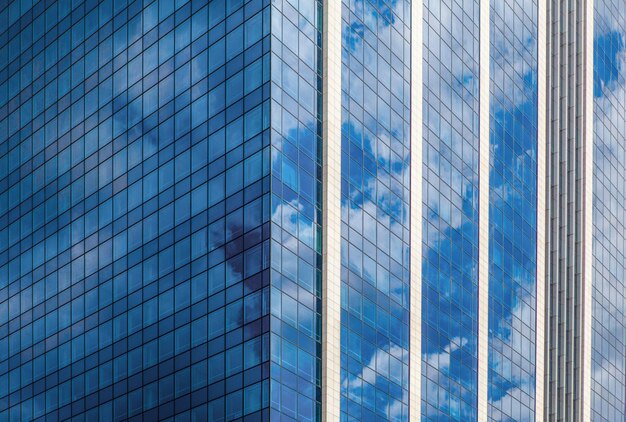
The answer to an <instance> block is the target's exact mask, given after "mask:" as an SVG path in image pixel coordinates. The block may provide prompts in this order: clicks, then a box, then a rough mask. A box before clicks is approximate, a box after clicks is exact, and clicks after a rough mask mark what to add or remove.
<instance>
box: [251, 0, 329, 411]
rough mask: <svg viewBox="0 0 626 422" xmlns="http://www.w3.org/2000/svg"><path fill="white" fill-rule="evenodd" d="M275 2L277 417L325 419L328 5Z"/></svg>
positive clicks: (310, 0) (307, 0)
mask: <svg viewBox="0 0 626 422" xmlns="http://www.w3.org/2000/svg"><path fill="white" fill-rule="evenodd" d="M251 3H255V1H254V0H253V1H251ZM271 4H272V7H271V10H272V11H271V18H272V25H271V54H272V56H271V75H272V77H271V81H272V83H271V96H272V100H271V140H272V142H271V143H272V149H271V174H272V177H271V179H272V180H271V190H272V195H271V296H270V304H271V320H270V330H271V334H270V338H271V345H270V350H271V365H270V377H271V385H270V391H271V393H270V396H271V400H270V401H271V408H272V409H271V414H270V416H271V420H287V421H289V420H297V421H314V420H320V418H321V404H320V397H321V392H320V388H321V361H320V350H321V344H320V340H321V320H320V318H321V304H320V299H321V293H322V292H321V272H320V271H321V264H322V257H321V252H322V250H321V240H322V238H321V228H320V223H321V220H322V210H321V199H320V197H321V172H322V169H321V149H322V148H321V138H320V137H321V104H322V101H321V85H322V79H321V78H322V75H321V70H320V69H321V50H320V48H321V43H322V37H321V33H320V30H321V21H322V7H321V6H322V4H321V2H320V1H317V0H283V1H272V2H271Z"/></svg>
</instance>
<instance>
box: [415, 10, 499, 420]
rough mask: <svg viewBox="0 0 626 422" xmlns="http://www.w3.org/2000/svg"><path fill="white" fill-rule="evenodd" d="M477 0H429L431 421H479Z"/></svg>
mask: <svg viewBox="0 0 626 422" xmlns="http://www.w3.org/2000/svg"><path fill="white" fill-rule="evenodd" d="M479 6H480V2H479V1H463V2H461V1H457V0H446V1H442V2H440V1H430V0H429V1H425V2H424V17H423V19H424V22H423V34H424V39H423V42H424V50H423V54H424V58H423V122H422V123H423V149H422V151H423V164H424V166H423V179H424V180H423V184H422V186H423V187H422V196H423V231H422V236H423V238H422V239H423V246H422V248H423V256H422V277H423V282H422V295H423V300H422V332H421V335H422V366H421V369H422V389H421V391H422V400H421V401H422V403H421V413H422V417H423V418H425V419H426V420H463V421H475V420H477V394H478V379H477V370H478V194H479V193H478V183H479V177H478V173H479V167H478V164H479V163H478V152H479V151H478V149H479V113H480V107H479V57H480V53H479V35H480V34H479V32H480V15H479V12H480V9H479ZM485 83H486V82H485ZM483 194H487V193H486V192H485V193H483Z"/></svg>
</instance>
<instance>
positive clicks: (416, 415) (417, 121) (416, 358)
mask: <svg viewBox="0 0 626 422" xmlns="http://www.w3.org/2000/svg"><path fill="white" fill-rule="evenodd" d="M423 12H424V3H423V0H413V1H412V2H411V263H410V265H411V319H410V324H411V327H410V329H411V337H410V341H411V345H410V356H409V417H410V420H412V421H416V420H419V419H420V413H421V400H422V395H421V386H422V152H423V149H422V148H423V146H422V125H423V121H422V105H423V97H422V76H423V72H422V63H423V49H424V47H423V42H422V25H423V17H422V14H423Z"/></svg>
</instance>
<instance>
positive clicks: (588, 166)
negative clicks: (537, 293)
mask: <svg viewBox="0 0 626 422" xmlns="http://www.w3.org/2000/svg"><path fill="white" fill-rule="evenodd" d="M593 15H594V7H593V0H586V1H585V16H584V18H583V19H585V25H584V34H583V36H584V37H585V41H584V42H583V45H584V47H585V58H584V60H585V61H584V75H585V76H584V78H585V82H584V87H583V93H584V100H583V101H584V114H583V116H584V122H585V123H584V131H585V133H584V142H585V144H584V145H585V146H584V152H583V161H584V163H583V166H584V167H583V168H584V171H585V175H584V179H583V183H584V187H583V189H584V192H583V201H584V205H583V219H584V231H583V251H582V252H583V286H582V290H583V291H582V294H583V296H582V303H583V312H582V313H583V333H582V335H583V338H582V341H581V343H582V353H581V355H582V359H583V362H582V378H583V379H582V420H583V421H590V420H591V311H592V309H591V295H592V289H591V287H592V282H593V280H592V264H593V256H592V249H591V247H592V242H593V18H594V16H593Z"/></svg>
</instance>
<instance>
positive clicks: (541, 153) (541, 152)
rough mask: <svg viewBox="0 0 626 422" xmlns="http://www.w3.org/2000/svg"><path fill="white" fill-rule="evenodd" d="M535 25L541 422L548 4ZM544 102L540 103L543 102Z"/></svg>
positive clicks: (538, 406) (540, 408)
mask: <svg viewBox="0 0 626 422" xmlns="http://www.w3.org/2000/svg"><path fill="white" fill-rule="evenodd" d="M537 3H538V22H537V32H538V33H537V251H536V252H537V275H536V279H535V280H536V293H535V295H536V298H537V303H536V305H535V306H536V307H535V309H536V312H537V317H536V322H535V420H536V421H543V420H544V383H545V382H546V377H545V348H546V345H545V338H546V336H545V333H546V331H545V330H546V279H547V273H546V250H549V249H546V239H547V237H546V230H548V228H547V225H546V224H547V220H546V213H547V208H546V204H547V199H546V177H547V175H546V160H547V154H548V148H547V126H546V125H547V121H548V119H547V114H546V113H547V107H546V100H545V99H547V98H549V96H548V95H549V92H548V87H547V85H548V84H547V77H548V75H547V69H546V66H547V56H546V55H547V54H548V53H547V48H546V47H547V42H548V40H547V31H548V18H547V8H548V4H547V0H538V2H537ZM542 99H543V100H542Z"/></svg>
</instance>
